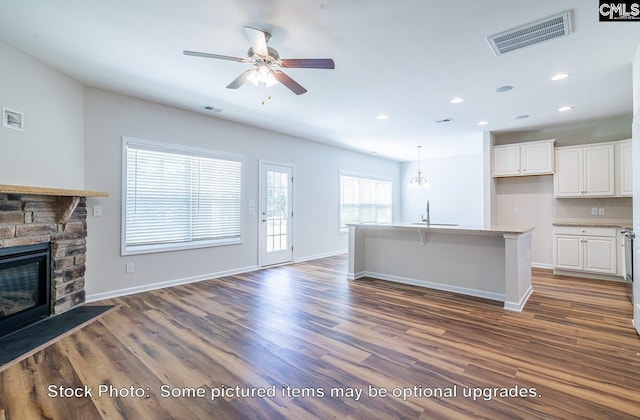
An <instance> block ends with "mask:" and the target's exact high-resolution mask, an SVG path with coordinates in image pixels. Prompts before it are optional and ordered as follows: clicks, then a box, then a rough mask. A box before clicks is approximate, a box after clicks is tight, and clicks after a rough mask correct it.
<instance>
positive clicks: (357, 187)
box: [340, 174, 392, 230]
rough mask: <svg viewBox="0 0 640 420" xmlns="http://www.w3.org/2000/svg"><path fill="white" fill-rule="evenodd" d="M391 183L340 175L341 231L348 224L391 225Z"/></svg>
mask: <svg viewBox="0 0 640 420" xmlns="http://www.w3.org/2000/svg"><path fill="white" fill-rule="evenodd" d="M391 201H392V196H391V182H390V181H383V180H379V179H373V178H363V177H357V176H349V175H343V174H340V229H341V230H344V229H346V228H347V226H346V225H347V224H348V223H381V224H385V223H391Z"/></svg>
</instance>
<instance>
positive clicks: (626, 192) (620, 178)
mask: <svg viewBox="0 0 640 420" xmlns="http://www.w3.org/2000/svg"><path fill="white" fill-rule="evenodd" d="M631 147H632V146H631V140H626V141H622V142H620V143H619V144H618V165H617V167H616V168H617V172H616V186H617V191H616V195H618V196H620V197H631V196H632V195H633V184H632V182H633V171H632V165H633V163H632V160H631V159H632V157H631V151H632V149H631Z"/></svg>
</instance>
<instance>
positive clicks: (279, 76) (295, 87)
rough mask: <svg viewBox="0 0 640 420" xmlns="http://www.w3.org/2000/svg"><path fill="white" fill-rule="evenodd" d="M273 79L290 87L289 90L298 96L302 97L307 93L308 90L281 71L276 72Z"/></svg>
mask: <svg viewBox="0 0 640 420" xmlns="http://www.w3.org/2000/svg"><path fill="white" fill-rule="evenodd" d="M273 77H275V78H276V80H277V81H278V82H280V83H282V84H283V85H285V86H286V87H288V88H289V90H291V91H292V92H293V93H295V94H296V95H302V94H303V93H305V92H306V91H307V89H305V88H303V87H302V86H301V85H300V84H299V83H298V82H296V81H295V80H293V79H292V78H290V77H289V76H287V75H286V74H285V73H284V72H282V71H280V70H274V71H273Z"/></svg>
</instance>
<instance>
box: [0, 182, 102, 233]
mask: <svg viewBox="0 0 640 420" xmlns="http://www.w3.org/2000/svg"><path fill="white" fill-rule="evenodd" d="M0 194H27V195H46V196H55V197H60V198H59V201H58V223H63V224H64V223H67V222H68V221H69V218H70V217H71V215H72V214H73V211H74V210H75V209H76V206H77V205H78V203H79V202H80V197H108V196H109V193H106V192H102V191H86V190H67V189H60V188H43V187H26V186H21V185H0Z"/></svg>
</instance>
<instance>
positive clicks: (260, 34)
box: [244, 26, 271, 57]
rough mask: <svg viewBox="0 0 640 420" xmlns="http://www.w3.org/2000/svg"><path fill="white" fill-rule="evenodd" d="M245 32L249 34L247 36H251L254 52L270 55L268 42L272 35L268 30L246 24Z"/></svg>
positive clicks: (263, 55)
mask: <svg viewBox="0 0 640 420" xmlns="http://www.w3.org/2000/svg"><path fill="white" fill-rule="evenodd" d="M244 32H245V33H246V34H247V38H249V42H250V43H251V48H253V52H254V53H256V54H258V55H259V56H260V57H268V56H269V50H268V49H267V42H268V41H269V38H270V37H271V35H270V34H269V33H268V32H264V31H261V30H260V29H256V28H252V27H251V26H245V27H244Z"/></svg>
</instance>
